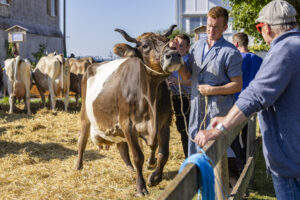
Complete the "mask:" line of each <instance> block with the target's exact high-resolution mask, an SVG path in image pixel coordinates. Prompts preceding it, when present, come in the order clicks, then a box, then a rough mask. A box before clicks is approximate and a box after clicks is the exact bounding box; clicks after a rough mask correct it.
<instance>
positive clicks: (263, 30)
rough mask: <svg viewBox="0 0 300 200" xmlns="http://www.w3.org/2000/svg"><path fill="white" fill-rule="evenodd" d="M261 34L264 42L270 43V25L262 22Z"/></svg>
mask: <svg viewBox="0 0 300 200" xmlns="http://www.w3.org/2000/svg"><path fill="white" fill-rule="evenodd" d="M261 35H262V36H263V38H264V40H265V42H266V43H267V44H269V45H270V43H271V42H272V40H273V38H272V37H271V36H270V26H269V25H268V24H264V25H263V26H262V27H261Z"/></svg>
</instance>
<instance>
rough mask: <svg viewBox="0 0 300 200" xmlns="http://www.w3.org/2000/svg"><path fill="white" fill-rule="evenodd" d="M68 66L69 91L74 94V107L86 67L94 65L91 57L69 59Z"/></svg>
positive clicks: (79, 94) (79, 93)
mask: <svg viewBox="0 0 300 200" xmlns="http://www.w3.org/2000/svg"><path fill="white" fill-rule="evenodd" d="M68 62H69V65H70V91H71V92H75V100H76V106H78V99H79V96H81V79H82V76H83V74H84V72H85V71H86V69H87V67H88V66H90V65H91V64H92V63H94V60H93V58H92V57H84V58H69V59H68Z"/></svg>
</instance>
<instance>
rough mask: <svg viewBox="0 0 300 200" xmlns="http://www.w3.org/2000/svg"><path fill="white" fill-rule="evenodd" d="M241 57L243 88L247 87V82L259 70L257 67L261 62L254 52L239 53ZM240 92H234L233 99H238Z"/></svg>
mask: <svg viewBox="0 0 300 200" xmlns="http://www.w3.org/2000/svg"><path fill="white" fill-rule="evenodd" d="M241 55H242V57H243V64H242V72H243V88H242V90H244V89H245V88H246V87H248V85H249V83H250V82H251V81H252V80H253V79H254V77H255V75H256V73H257V72H258V70H259V67H260V65H261V63H262V59H261V57H259V56H257V55H255V54H254V53H251V52H247V53H241ZM239 95H240V92H238V93H235V94H234V97H235V99H238V97H239Z"/></svg>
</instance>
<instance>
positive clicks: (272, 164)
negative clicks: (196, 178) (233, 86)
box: [195, 0, 300, 200]
mask: <svg viewBox="0 0 300 200" xmlns="http://www.w3.org/2000/svg"><path fill="white" fill-rule="evenodd" d="M296 15H297V13H296V10H295V8H294V7H293V6H292V5H290V4H289V3H288V2H286V1H283V0H274V1H271V2H270V3H268V4H267V5H266V6H265V7H264V8H263V9H262V10H261V11H260V12H259V17H258V18H257V19H256V22H258V23H260V24H258V25H257V28H258V30H259V31H260V32H261V34H262V36H263V38H264V40H265V41H266V43H268V44H269V45H270V46H271V48H270V50H269V52H268V54H267V55H266V57H265V58H264V60H263V63H262V65H261V67H260V69H259V71H258V72H257V74H256V76H255V79H254V80H253V81H252V82H251V83H250V84H249V86H248V87H247V88H246V89H245V90H243V91H242V93H241V94H240V96H239V99H238V100H237V102H236V103H235V105H234V106H233V107H232V109H231V110H230V112H229V113H228V114H227V115H226V116H225V117H216V118H214V119H213V120H212V129H210V130H200V131H199V132H198V133H197V136H196V138H195V140H196V143H197V144H198V145H199V146H201V147H202V146H204V145H205V144H206V143H207V141H209V140H214V139H217V138H220V137H222V136H223V135H224V132H225V131H226V130H229V129H232V128H233V127H235V126H236V125H238V124H239V123H241V122H242V121H244V120H246V119H247V117H249V116H250V115H251V114H252V113H255V112H259V123H260V128H261V133H262V137H263V153H264V157H265V161H266V166H267V169H268V171H269V172H270V173H271V175H272V179H273V185H274V189H275V192H276V197H277V199H278V200H280V199H285V200H290V199H293V200H299V199H300V145H299V143H300V126H299V122H300V114H299V113H300V104H299V99H300V93H299V91H300V62H299V58H300V30H299V28H298V24H297V22H296V18H295V16H296ZM217 127H218V128H217ZM220 127H221V128H220Z"/></svg>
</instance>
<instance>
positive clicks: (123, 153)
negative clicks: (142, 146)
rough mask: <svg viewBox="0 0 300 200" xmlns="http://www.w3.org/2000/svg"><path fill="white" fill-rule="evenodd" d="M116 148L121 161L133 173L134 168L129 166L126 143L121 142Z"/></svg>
mask: <svg viewBox="0 0 300 200" xmlns="http://www.w3.org/2000/svg"><path fill="white" fill-rule="evenodd" d="M117 147H118V149H119V152H120V155H121V158H122V160H123V161H124V162H125V165H126V166H127V167H128V168H129V169H130V170H132V171H134V168H133V166H132V164H131V161H130V157H129V149H128V145H127V143H126V142H121V143H118V144H117Z"/></svg>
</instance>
